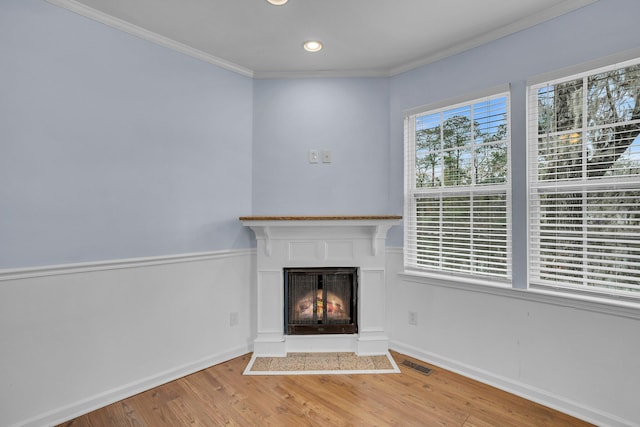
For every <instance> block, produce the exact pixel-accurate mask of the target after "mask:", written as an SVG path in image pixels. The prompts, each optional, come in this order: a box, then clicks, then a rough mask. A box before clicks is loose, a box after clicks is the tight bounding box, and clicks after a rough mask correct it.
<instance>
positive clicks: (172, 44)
mask: <svg viewBox="0 0 640 427" xmlns="http://www.w3.org/2000/svg"><path fill="white" fill-rule="evenodd" d="M46 1H47V2H49V3H51V4H53V5H56V6H59V7H62V8H64V9H67V10H70V11H72V12H75V13H77V14H79V15H82V16H84V17H87V18H89V19H92V20H94V21H97V22H100V23H103V24H105V25H108V26H110V27H112V28H116V29H118V30H121V31H125V32H127V33H129V34H131V35H134V36H137V37H140V38H142V39H144V40H147V41H150V42H152V43H155V44H158V45H160V46H163V47H166V48H169V49H173V50H175V51H178V52H181V53H184V54H185V55H189V56H192V57H194V58H197V59H200V60H202V61H205V62H208V63H210V64H213V65H216V66H218V67H221V68H224V69H226V70H229V71H233V72H235V73H238V74H241V75H243V76H246V77H251V78H256V79H297V78H340V77H342V78H350V77H360V78H367V77H370V78H377V77H393V76H395V75H398V74H402V73H405V72H407V71H411V70H413V69H416V68H418V67H421V66H423V65H428V64H431V63H434V62H437V61H439V60H442V59H445V58H447V57H450V56H453V55H456V54H459V53H462V52H465V51H467V50H470V49H473V48H476V47H479V46H481V45H483V44H486V43H489V42H492V41H494V40H498V39H500V38H502V37H505V36H508V35H510V34H514V33H516V32H518V31H522V30H524V29H527V28H529V27H533V26H534V25H537V24H540V23H542V22H545V21H548V20H550V19H553V18H556V17H558V16H561V15H563V14H565V13H568V12H572V11H574V10H577V9H579V8H581V7H584V6H587V5H589V4H591V3H595V2H596V1H598V0H566V1H564V2H562V3H560V4H557V5H555V6H553V7H550V8H548V9H546V10H543V11H542V12H539V13H536V14H533V15H531V16H528V17H526V18H524V19H521V20H518V21H516V22H513V23H510V24H508V25H505V26H503V27H501V28H499V29H497V30H493V31H489V32H487V33H485V34H483V35H481V36H479V37H474V38H473V39H469V40H466V41H463V42H461V43H457V44H455V45H453V46H450V47H449V48H446V49H443V50H440V51H439V52H436V53H435V54H433V55H429V56H426V57H423V58H421V59H418V60H416V61H411V62H408V63H406V64H402V65H399V66H396V67H390V68H378V69H356V70H301V71H277V70H276V71H259V70H251V69H249V68H246V67H243V66H241V65H238V64H235V63H233V62H230V61H226V60H224V59H222V58H218V57H216V56H214V55H211V54H209V53H206V52H203V51H201V50H199V49H195V48H193V47H191V46H188V45H186V44H184V43H181V42H178V41H175V40H173V39H170V38H168V37H165V36H162V35H160V34H157V33H154V32H153V31H150V30H147V29H145V28H142V27H139V26H137V25H134V24H131V23H129V22H126V21H124V20H122V19H119V18H115V17H113V16H111V15H108V14H106V13H104V12H101V11H99V10H97V9H94V8H92V7H89V6H86V5H84V4H82V3H80V2H78V1H77V0H46Z"/></svg>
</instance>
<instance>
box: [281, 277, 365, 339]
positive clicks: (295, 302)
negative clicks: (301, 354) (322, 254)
mask: <svg viewBox="0 0 640 427" xmlns="http://www.w3.org/2000/svg"><path fill="white" fill-rule="evenodd" d="M357 278H358V271H357V268H355V267H349V268H335V267H325V268H285V269H284V308H285V312H284V318H285V334H287V335H315V334H355V333H357V332H358V324H357V318H358V316H357V307H358V305H357V302H356V296H357V295H358V291H357V284H358V281H357Z"/></svg>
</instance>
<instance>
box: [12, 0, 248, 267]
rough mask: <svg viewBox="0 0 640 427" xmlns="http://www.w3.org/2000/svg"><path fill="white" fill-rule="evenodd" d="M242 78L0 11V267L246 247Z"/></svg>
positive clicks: (42, 11) (29, 0) (65, 18)
mask: <svg viewBox="0 0 640 427" xmlns="http://www.w3.org/2000/svg"><path fill="white" fill-rule="evenodd" d="M252 87H253V82H252V80H251V79H250V78H247V77H243V76H240V75H237V74H234V73H232V72H228V71H225V70H222V69H220V68H218V67H215V66H213V65H210V64H207V63H204V62H202V61H199V60H196V59H193V58H191V57H188V56H186V55H183V54H180V53H177V52H174V51H172V50H169V49H166V48H163V47H159V46H157V45H155V44H153V43H150V42H147V41H144V40H142V39H139V38H136V37H133V36H130V35H128V34H126V33H124V32H121V31H118V30H115V29H112V28H110V27H107V26H105V25H102V24H99V23H97V22H94V21H92V20H89V19H86V18H84V17H81V16H79V15H76V14H74V13H72V12H69V11H67V10H64V9H61V8H58V7H56V6H53V5H51V4H48V3H46V2H44V1H42V0H3V1H2V2H0V268H14V267H25V266H40V265H51V264H61V263H75V262H82V261H96V260H107V259H119V258H131V257H147V256H155V255H167V254H176V253H189V252H200V251H211V250H219V249H233V248H246V247H250V246H251V245H252V238H253V236H252V235H251V233H250V232H249V231H247V229H246V228H245V227H242V226H241V225H240V223H239V221H238V219H237V218H238V216H240V215H246V214H248V213H250V212H251V158H252V146H251V144H252V134H251V123H252V111H253V106H252V97H253V94H252V90H253V89H252Z"/></svg>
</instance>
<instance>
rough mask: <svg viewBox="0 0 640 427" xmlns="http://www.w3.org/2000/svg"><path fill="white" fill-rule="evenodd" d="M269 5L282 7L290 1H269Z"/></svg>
mask: <svg viewBox="0 0 640 427" xmlns="http://www.w3.org/2000/svg"><path fill="white" fill-rule="evenodd" d="M267 1H268V2H269V3H271V4H273V5H276V6H282V5H283V4H285V3H286V2H288V1H289V0H267Z"/></svg>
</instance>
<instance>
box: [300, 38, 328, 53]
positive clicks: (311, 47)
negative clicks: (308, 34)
mask: <svg viewBox="0 0 640 427" xmlns="http://www.w3.org/2000/svg"><path fill="white" fill-rule="evenodd" d="M302 47H303V48H304V50H306V51H307V52H311V53H316V52H320V51H321V50H322V48H323V47H324V45H323V44H322V42H321V41H320V40H307V41H306V42H304V43H303V44H302Z"/></svg>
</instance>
